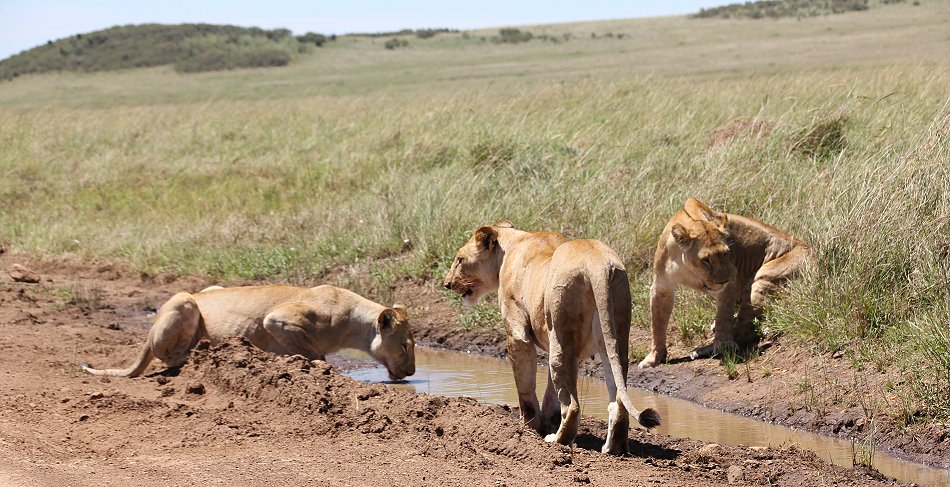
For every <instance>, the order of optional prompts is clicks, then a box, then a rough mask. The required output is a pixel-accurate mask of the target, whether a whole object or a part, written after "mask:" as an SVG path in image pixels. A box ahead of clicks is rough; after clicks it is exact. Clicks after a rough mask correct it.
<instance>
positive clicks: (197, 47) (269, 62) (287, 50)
mask: <svg viewBox="0 0 950 487" xmlns="http://www.w3.org/2000/svg"><path fill="white" fill-rule="evenodd" d="M324 41H325V37H324V36H322V35H319V34H312V33H310V34H306V35H304V36H300V37H294V36H293V35H292V34H291V32H290V31H289V30H286V29H275V30H263V29H258V28H247V27H235V26H230V25H208V24H181V25H162V24H143V25H126V26H117V27H112V28H109V29H105V30H99V31H95V32H90V33H87V34H76V35H75V36H72V37H66V38H63V39H59V40H56V41H49V42H47V43H46V44H45V45H42V46H38V47H35V48H33V49H30V50H27V51H24V52H22V53H20V54H17V55H15V56H11V57H9V58H7V59H4V60H3V61H0V79H7V80H8V79H12V78H15V77H17V76H21V75H25V74H32V73H45V72H49V71H85V72H94V71H110V70H117V69H128V68H141V67H148V66H163V65H173V66H174V67H175V69H176V70H177V71H179V72H195V71H213V70H221V69H232V68H246V67H265V66H284V65H287V64H289V63H290V62H291V60H293V59H294V58H295V57H296V56H297V55H299V54H300V53H303V52H307V51H308V50H310V48H311V47H313V46H315V45H316V46H319V45H321V44H322V43H323V42H324Z"/></svg>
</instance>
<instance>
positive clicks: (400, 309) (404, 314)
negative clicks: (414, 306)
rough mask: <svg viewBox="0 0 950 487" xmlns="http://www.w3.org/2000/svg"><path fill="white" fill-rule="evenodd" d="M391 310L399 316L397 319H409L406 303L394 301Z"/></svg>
mask: <svg viewBox="0 0 950 487" xmlns="http://www.w3.org/2000/svg"><path fill="white" fill-rule="evenodd" d="M393 311H395V312H396V314H397V315H398V316H399V319H401V320H403V321H405V320H408V319H409V310H408V309H406V305H404V304H402V303H396V304H394V305H393Z"/></svg>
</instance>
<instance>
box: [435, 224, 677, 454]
mask: <svg viewBox="0 0 950 487" xmlns="http://www.w3.org/2000/svg"><path fill="white" fill-rule="evenodd" d="M444 285H445V287H446V288H447V289H450V290H452V291H453V292H455V293H456V294H459V295H460V296H461V297H462V301H463V302H464V303H465V304H466V305H468V306H473V305H475V304H476V303H477V302H478V300H479V298H481V297H482V296H484V295H485V294H487V293H489V292H491V291H494V290H497V291H498V304H499V306H500V307H501V316H502V320H503V321H504V324H505V332H506V335H507V345H508V355H509V357H510V359H511V368H512V371H513V372H514V378H515V386H516V388H517V390H518V402H519V405H520V409H521V413H520V414H521V419H522V421H524V422H525V423H526V424H528V425H529V426H531V427H532V428H534V429H535V430H537V431H538V432H539V433H541V435H546V436H544V439H545V441H548V442H552V441H554V442H558V443H560V444H563V445H569V444H571V443H573V441H574V438H575V437H576V436H577V427H578V423H579V419H580V418H579V415H580V403H579V402H578V399H577V370H578V363H579V361H580V360H581V359H583V358H585V357H589V356H592V355H594V354H595V353H596V354H597V355H599V356H600V359H601V361H602V363H603V366H604V376H605V378H606V382H607V390H608V391H609V394H610V404H609V405H608V408H607V410H608V415H609V420H608V423H607V438H606V441H605V443H604V446H603V449H602V451H603V452H604V453H615V454H626V453H628V451H627V450H628V446H627V433H628V431H629V428H630V418H629V416H628V411H629V412H631V413H633V415H634V417H635V418H636V420H637V421H638V422H639V423H640V424H641V425H642V426H644V427H646V428H652V427H654V426H657V425H659V424H660V416H659V414H657V412H656V411H654V410H653V409H645V410H643V411H642V412H640V411H637V409H636V408H635V407H634V405H633V402H632V401H631V400H630V397H629V396H628V395H627V390H626V379H627V368H628V360H629V358H628V356H627V352H628V347H629V343H628V339H629V333H630V315H631V310H630V303H631V298H630V285H629V280H628V278H627V272H626V270H625V269H624V266H623V263H622V262H621V260H620V258H619V257H618V256H617V254H616V253H615V252H614V251H613V250H611V249H610V247H608V246H607V245H605V244H604V243H602V242H599V241H597V240H568V239H567V238H565V237H564V236H563V235H561V234H558V233H549V232H527V231H523V230H518V229H516V228H514V227H513V225H512V224H511V223H510V222H499V223H496V224H495V225H491V226H483V227H481V228H479V229H478V230H476V231H475V233H474V234H473V235H472V237H471V239H469V241H468V243H466V244H465V245H464V246H463V247H462V248H460V249H459V250H458V252H457V253H456V255H455V260H454V261H453V263H452V267H451V269H449V272H448V274H447V275H446V277H445V282H444ZM536 347H540V348H541V349H543V350H545V351H547V352H549V354H550V358H549V365H550V367H549V369H548V384H547V388H546V390H545V393H544V401H543V404H542V405H541V407H540V408H539V407H538V397H537V395H536V393H535V381H536V373H537V357H538V356H537V349H536ZM555 429H556V431H555ZM552 431H554V432H553V433H552Z"/></svg>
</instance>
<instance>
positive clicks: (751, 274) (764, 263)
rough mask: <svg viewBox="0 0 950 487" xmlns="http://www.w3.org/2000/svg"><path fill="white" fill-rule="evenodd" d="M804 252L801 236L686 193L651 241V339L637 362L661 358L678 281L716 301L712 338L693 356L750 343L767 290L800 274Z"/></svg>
mask: <svg viewBox="0 0 950 487" xmlns="http://www.w3.org/2000/svg"><path fill="white" fill-rule="evenodd" d="M810 259H811V253H810V250H809V247H808V246H807V245H805V243H804V242H802V241H801V240H799V239H797V238H795V237H793V236H791V235H789V234H787V233H785V232H783V231H781V230H779V229H777V228H775V227H772V226H769V225H766V224H765V223H762V222H760V221H757V220H753V219H751V218H746V217H744V216H739V215H733V214H729V213H722V212H718V211H716V210H713V209H712V208H710V207H709V206H707V205H706V204H705V203H703V202H702V201H699V200H698V199H696V198H689V199H688V200H686V204H685V205H684V206H683V209H681V210H679V211H677V212H676V214H675V215H673V217H672V218H671V219H670V221H669V222H668V223H667V224H666V228H664V229H663V233H662V234H661V235H660V240H659V242H658V243H657V246H656V254H655V255H654V259H653V284H652V286H651V287H650V309H651V313H652V328H653V330H652V331H653V345H652V347H651V350H650V353H649V354H648V355H647V356H646V358H644V359H643V361H641V362H640V364H639V367H640V368H645V367H655V366H656V365H658V364H661V363H665V362H666V359H667V350H666V332H667V325H668V324H669V321H670V314H671V313H672V311H673V300H674V295H675V293H676V288H677V287H678V286H686V287H688V288H692V289H695V290H697V291H699V292H702V293H705V294H708V295H710V296H712V297H713V298H714V299H715V300H716V319H715V322H714V324H713V327H712V330H713V340H712V343H709V344H707V345H704V346H701V347H698V348H696V349H695V350H693V351H692V352H691V353H690V358H692V359H694V360H695V359H698V358H707V357H713V356H716V355H718V354H719V353H721V352H722V351H723V350H726V349H732V350H734V351H738V350H739V349H748V348H750V347H754V346H755V345H756V344H758V342H759V339H760V336H759V332H758V331H757V330H756V326H755V323H756V321H758V320H760V319H761V318H762V311H763V307H764V306H765V304H766V301H767V299H768V297H769V295H770V294H772V293H773V292H775V291H776V290H777V289H779V288H780V287H781V286H782V285H783V284H785V283H786V282H787V281H788V280H790V279H794V278H795V277H797V276H798V275H800V274H801V273H802V271H803V270H804V268H805V266H806V264H807V263H808V262H809V260H810ZM737 308H738V311H737Z"/></svg>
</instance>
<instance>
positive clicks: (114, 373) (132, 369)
mask: <svg viewBox="0 0 950 487" xmlns="http://www.w3.org/2000/svg"><path fill="white" fill-rule="evenodd" d="M153 358H154V355H152V343H151V340H146V342H145V345H144V346H143V347H142V351H141V353H139V358H138V359H136V361H135V363H133V364H132V365H130V366H129V367H128V368H126V369H94V368H92V367H90V366H89V364H87V363H81V364H79V366H80V367H82V370H85V371H86V372H89V373H90V374H92V375H105V376H110V377H137V376H139V375H141V374H142V372H145V369H146V367H148V364H149V363H150V362H151V361H152V359H153Z"/></svg>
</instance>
